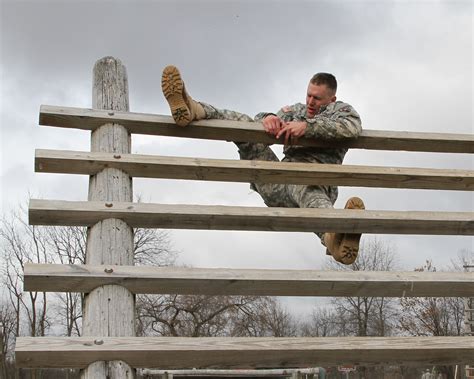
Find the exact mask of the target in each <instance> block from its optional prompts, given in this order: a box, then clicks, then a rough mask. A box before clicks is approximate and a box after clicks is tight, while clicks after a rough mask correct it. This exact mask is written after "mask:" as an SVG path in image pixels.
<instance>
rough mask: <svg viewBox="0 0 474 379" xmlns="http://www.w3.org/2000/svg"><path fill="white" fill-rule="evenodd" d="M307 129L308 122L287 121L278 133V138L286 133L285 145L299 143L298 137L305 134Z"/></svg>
mask: <svg viewBox="0 0 474 379" xmlns="http://www.w3.org/2000/svg"><path fill="white" fill-rule="evenodd" d="M305 130H306V122H304V121H290V122H285V123H284V124H283V127H282V128H281V130H280V131H279V132H278V134H277V135H276V138H280V137H281V136H282V135H283V134H284V135H285V142H284V145H285V146H288V145H296V144H297V143H298V138H300V137H302V136H304V132H305Z"/></svg>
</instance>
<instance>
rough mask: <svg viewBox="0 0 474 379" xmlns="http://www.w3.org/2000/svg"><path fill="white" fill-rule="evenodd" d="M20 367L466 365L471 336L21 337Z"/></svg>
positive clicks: (473, 346) (470, 354) (18, 345)
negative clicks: (116, 362) (100, 364)
mask: <svg viewBox="0 0 474 379" xmlns="http://www.w3.org/2000/svg"><path fill="white" fill-rule="evenodd" d="M15 356H16V364H17V365H18V367H25V368H34V367H41V368H57V367H63V368H73V367H85V366H86V365H88V364H90V363H92V362H94V361H98V360H104V361H111V360H121V361H125V362H127V363H128V364H130V365H131V366H132V367H136V368H139V367H147V368H153V367H157V366H158V367H159V368H160V369H178V368H179V369H183V368H194V367H196V368H249V367H255V368H260V367H262V368H263V367H267V368H268V367H272V368H279V367H299V366H305V365H311V366H315V365H318V366H322V365H338V364H348V363H354V364H361V365H362V364H363V365H384V364H404V365H410V364H436V365H444V364H464V363H468V362H472V357H473V356H474V344H473V343H472V337H322V338H295V337H293V338H283V337H278V338H270V337H265V338H255V337H250V338H247V337H243V338H226V337H207V338H206V337H198V338H196V337H194V338H187V337H142V338H137V337H135V338H133V337H128V338H127V337H95V338H94V337H69V338H68V337H18V338H17V340H16V349H15Z"/></svg>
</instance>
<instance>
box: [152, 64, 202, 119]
mask: <svg viewBox="0 0 474 379" xmlns="http://www.w3.org/2000/svg"><path fill="white" fill-rule="evenodd" d="M161 89H162V90H163V94H164V95H165V98H166V101H168V104H169V106H170V109H171V115H172V116H173V119H174V121H175V122H176V124H177V125H179V126H186V125H188V124H189V123H190V122H191V121H193V120H201V119H203V118H205V117H206V112H205V111H204V108H203V107H202V105H201V104H199V103H198V102H197V101H194V100H193V99H192V98H191V96H189V95H188V93H187V92H186V88H184V81H183V79H182V78H181V74H180V73H179V70H178V69H177V68H176V67H175V66H166V67H165V69H164V70H163V74H162V75H161Z"/></svg>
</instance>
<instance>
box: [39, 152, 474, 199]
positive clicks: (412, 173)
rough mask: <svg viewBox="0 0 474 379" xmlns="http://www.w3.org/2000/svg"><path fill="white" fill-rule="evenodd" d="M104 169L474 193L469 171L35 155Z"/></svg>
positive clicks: (81, 169) (88, 170)
mask: <svg viewBox="0 0 474 379" xmlns="http://www.w3.org/2000/svg"><path fill="white" fill-rule="evenodd" d="M106 168H113V169H117V170H121V171H124V172H126V173H127V174H128V175H130V176H131V177H144V178H166V179H189V180H214V181H224V182H259V183H284V184H288V183H291V184H307V185H337V186H356V187H379V188H417V189H436V190H459V191H472V190H474V171H469V170H439V169H424V168H403V167H367V166H350V165H335V164H317V163H294V162H266V161H247V160H230V159H227V160H224V159H203V158H184V157H166V156H153V155H138V154H113V153H97V152H94V153H89V152H80V151H61V150H36V154H35V170H36V171H37V172H52V173H65V174H82V175H95V174H96V173H98V172H100V171H101V170H104V169H106Z"/></svg>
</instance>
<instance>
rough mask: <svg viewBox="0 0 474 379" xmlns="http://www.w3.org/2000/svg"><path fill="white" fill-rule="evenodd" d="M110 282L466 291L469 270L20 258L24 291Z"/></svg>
mask: <svg viewBox="0 0 474 379" xmlns="http://www.w3.org/2000/svg"><path fill="white" fill-rule="evenodd" d="M111 284H116V285H120V286H124V287H125V288H127V289H128V290H129V291H130V292H132V293H135V294H139V293H145V294H182V295H252V296H253V295H255V296H348V297H357V296H363V297H365V296H367V297H371V296H375V297H379V296H380V297H405V296H407V297H467V296H471V295H472V294H473V293H474V272H414V271H410V272H390V271H366V272H363V271H317V270H261V269H260V270H243V269H229V268H214V269H210V268H183V267H147V266H113V265H102V266H91V265H59V264H57V265H52V264H26V265H25V270H24V289H25V291H46V292H50V291H53V292H90V291H91V290H93V289H94V288H96V287H99V286H103V285H111Z"/></svg>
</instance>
